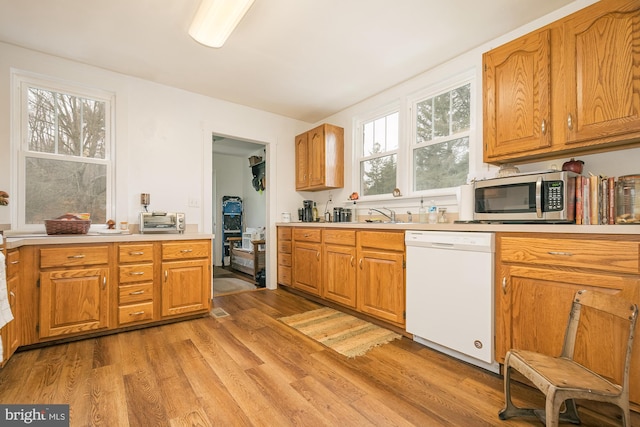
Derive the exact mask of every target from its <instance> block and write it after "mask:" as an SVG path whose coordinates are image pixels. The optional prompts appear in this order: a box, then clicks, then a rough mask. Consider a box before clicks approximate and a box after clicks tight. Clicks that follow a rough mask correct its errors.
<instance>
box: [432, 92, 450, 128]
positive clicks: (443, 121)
mask: <svg viewBox="0 0 640 427" xmlns="http://www.w3.org/2000/svg"><path fill="white" fill-rule="evenodd" d="M450 111H451V102H450V92H447V93H443V94H442V95H438V96H436V97H435V98H434V100H433V136H434V138H437V137H441V136H449V112H450Z"/></svg>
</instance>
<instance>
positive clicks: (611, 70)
mask: <svg viewBox="0 0 640 427" xmlns="http://www.w3.org/2000/svg"><path fill="white" fill-rule="evenodd" d="M639 12H640V3H639V2H638V1H636V0H634V1H629V0H624V1H620V0H616V1H603V2H599V3H597V4H595V5H594V6H593V7H591V8H588V9H585V13H576V14H575V15H572V17H570V18H569V19H567V20H566V21H565V22H564V24H563V27H562V29H563V41H564V54H563V59H566V64H565V65H564V68H565V69H566V72H565V73H564V81H563V82H562V83H563V87H564V88H565V90H566V91H567V92H566V94H565V96H564V100H565V102H566V104H565V109H564V111H565V114H564V116H563V117H559V118H558V127H559V130H563V131H564V137H563V138H562V137H561V138H562V139H561V140H562V141H565V142H566V144H567V146H592V145H600V144H606V143H611V142H615V141H618V140H621V141H625V140H629V139H632V138H639V137H640V19H639V18H638V16H639V15H638V14H639Z"/></svg>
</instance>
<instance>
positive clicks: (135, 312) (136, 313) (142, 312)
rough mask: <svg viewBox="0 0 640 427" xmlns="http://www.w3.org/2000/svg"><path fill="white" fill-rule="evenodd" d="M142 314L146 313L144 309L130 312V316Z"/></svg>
mask: <svg viewBox="0 0 640 427" xmlns="http://www.w3.org/2000/svg"><path fill="white" fill-rule="evenodd" d="M140 314H144V311H134V312H133V313H129V316H138V315H140Z"/></svg>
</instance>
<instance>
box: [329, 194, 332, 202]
mask: <svg viewBox="0 0 640 427" xmlns="http://www.w3.org/2000/svg"><path fill="white" fill-rule="evenodd" d="M329 201H330V202H333V194H332V193H329Z"/></svg>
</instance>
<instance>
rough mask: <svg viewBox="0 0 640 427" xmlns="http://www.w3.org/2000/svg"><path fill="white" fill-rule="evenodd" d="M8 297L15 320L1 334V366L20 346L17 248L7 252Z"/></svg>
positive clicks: (5, 326) (18, 256)
mask: <svg viewBox="0 0 640 427" xmlns="http://www.w3.org/2000/svg"><path fill="white" fill-rule="evenodd" d="M6 262H7V297H8V298H9V307H10V308H11V313H12V314H13V317H14V320H12V321H11V322H9V323H7V324H6V325H4V327H3V328H2V330H1V331H0V334H1V336H2V362H0V366H4V364H5V363H6V362H7V360H9V358H10V357H11V356H12V355H13V353H15V351H16V350H17V349H18V347H19V346H20V330H19V328H18V325H19V323H18V322H17V321H16V319H15V317H16V315H17V311H16V308H17V297H18V287H19V280H20V251H18V250H17V249H14V250H11V251H8V252H7V260H6Z"/></svg>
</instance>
